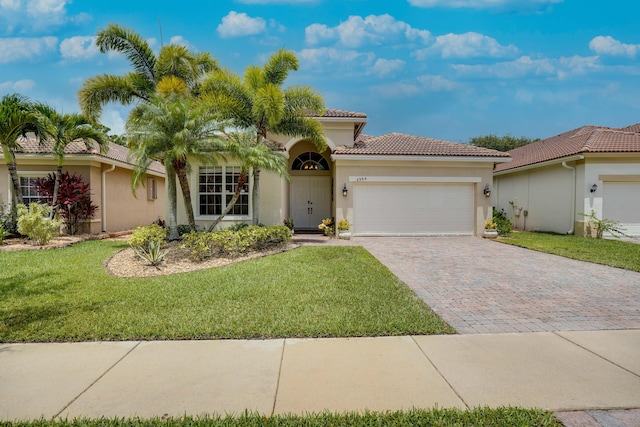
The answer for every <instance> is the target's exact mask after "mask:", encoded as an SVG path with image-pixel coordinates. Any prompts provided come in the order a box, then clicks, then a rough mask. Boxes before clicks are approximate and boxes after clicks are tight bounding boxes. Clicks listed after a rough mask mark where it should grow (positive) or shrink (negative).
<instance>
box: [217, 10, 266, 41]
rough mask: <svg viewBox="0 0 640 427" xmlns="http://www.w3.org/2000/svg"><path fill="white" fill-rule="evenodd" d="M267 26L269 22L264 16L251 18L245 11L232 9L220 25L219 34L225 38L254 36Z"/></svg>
mask: <svg viewBox="0 0 640 427" xmlns="http://www.w3.org/2000/svg"><path fill="white" fill-rule="evenodd" d="M266 28H267V23H266V21H265V20H264V19H262V18H251V17H250V16H249V15H247V14H246V13H244V12H242V13H238V12H235V11H231V12H229V14H228V15H227V16H225V17H224V18H222V23H221V24H220V25H218V34H219V35H220V37H223V38H227V37H244V36H253V35H256V34H260V33H262V32H264V31H265V30H266Z"/></svg>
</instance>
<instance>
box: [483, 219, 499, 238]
mask: <svg viewBox="0 0 640 427" xmlns="http://www.w3.org/2000/svg"><path fill="white" fill-rule="evenodd" d="M497 237H498V224H496V223H495V222H493V221H492V220H490V219H488V220H487V221H486V222H485V223H484V238H485V239H495V238H497Z"/></svg>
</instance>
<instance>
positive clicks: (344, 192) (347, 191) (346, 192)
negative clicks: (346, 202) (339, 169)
mask: <svg viewBox="0 0 640 427" xmlns="http://www.w3.org/2000/svg"><path fill="white" fill-rule="evenodd" d="M347 194H349V190H347V183H345V184H344V186H343V187H342V197H347Z"/></svg>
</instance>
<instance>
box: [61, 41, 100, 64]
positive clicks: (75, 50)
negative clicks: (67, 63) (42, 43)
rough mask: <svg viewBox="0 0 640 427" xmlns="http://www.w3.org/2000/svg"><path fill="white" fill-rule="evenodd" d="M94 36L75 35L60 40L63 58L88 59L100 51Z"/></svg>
mask: <svg viewBox="0 0 640 427" xmlns="http://www.w3.org/2000/svg"><path fill="white" fill-rule="evenodd" d="M95 41H96V37H95V36H75V37H70V38H68V39H64V40H62V42H61V43H60V53H61V54H62V57H63V58H65V59H89V58H92V57H93V56H95V55H97V54H98V53H100V49H98V46H96V43H95Z"/></svg>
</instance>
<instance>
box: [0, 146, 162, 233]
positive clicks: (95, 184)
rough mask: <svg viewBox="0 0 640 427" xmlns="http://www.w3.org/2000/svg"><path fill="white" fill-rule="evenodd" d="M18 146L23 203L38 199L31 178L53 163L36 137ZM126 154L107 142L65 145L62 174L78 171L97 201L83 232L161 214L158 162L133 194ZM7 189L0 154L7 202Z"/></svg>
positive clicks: (128, 225) (0, 192) (0, 196)
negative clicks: (104, 145) (102, 148)
mask: <svg viewBox="0 0 640 427" xmlns="http://www.w3.org/2000/svg"><path fill="white" fill-rule="evenodd" d="M21 146H22V150H21V151H20V152H17V153H16V158H17V165H18V175H19V178H20V183H21V185H22V193H23V196H24V202H25V203H26V204H28V203H30V202H32V201H37V199H38V198H39V195H38V194H37V192H36V191H35V188H34V187H33V182H34V181H35V180H36V179H37V178H41V177H45V176H47V175H48V174H50V173H52V172H55V170H56V167H57V165H56V161H55V159H54V158H53V155H52V154H51V148H52V144H51V143H45V144H42V145H40V144H39V143H38V142H37V141H36V140H34V139H28V140H25V141H24V142H21ZM128 155H129V149H128V148H126V147H122V146H120V145H116V144H113V143H112V144H110V146H109V151H108V152H107V153H106V154H101V153H100V152H99V151H98V150H97V149H94V150H87V148H86V147H85V145H84V144H82V143H80V142H72V143H71V144H69V145H68V146H67V148H66V149H65V158H64V166H63V168H62V171H63V173H64V172H69V173H71V174H73V173H76V174H78V175H81V176H82V178H83V180H84V182H86V183H87V184H89V186H90V188H91V201H92V202H93V204H94V205H97V206H98V210H97V212H96V216H95V218H94V219H93V220H92V221H91V223H90V226H89V227H88V229H86V232H89V233H92V234H97V233H100V232H115V231H122V230H131V229H133V228H135V227H136V226H139V225H148V224H151V223H152V222H153V221H156V220H157V219H158V218H164V216H165V209H166V195H165V194H166V192H165V170H164V167H163V166H162V165H161V164H160V163H157V162H156V163H153V164H152V165H151V167H150V168H149V171H148V174H147V179H146V182H145V187H144V188H143V187H142V186H139V187H138V189H137V192H136V193H137V198H136V197H134V196H133V193H132V190H131V175H132V172H133V167H134V163H133V160H131V159H129V158H128ZM11 193H12V185H11V178H10V177H9V172H8V170H7V166H6V164H5V163H4V159H2V158H0V200H1V201H2V202H3V203H5V204H8V203H9V201H10V200H11V199H12V196H11Z"/></svg>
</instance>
